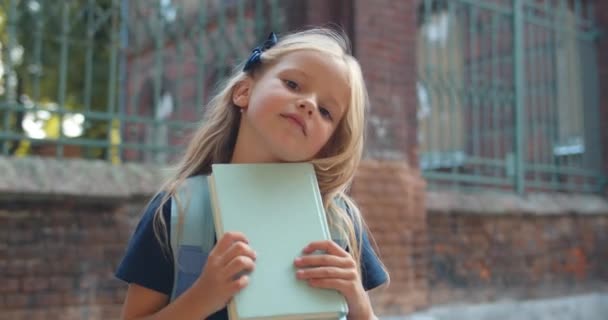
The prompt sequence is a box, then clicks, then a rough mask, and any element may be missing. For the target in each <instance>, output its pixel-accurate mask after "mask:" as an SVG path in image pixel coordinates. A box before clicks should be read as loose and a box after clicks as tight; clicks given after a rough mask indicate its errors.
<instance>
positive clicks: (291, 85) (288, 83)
mask: <svg viewBox="0 0 608 320" xmlns="http://www.w3.org/2000/svg"><path fill="white" fill-rule="evenodd" d="M283 82H284V83H285V85H286V86H287V87H289V89H291V90H298V88H300V86H299V85H298V83H297V82H295V81H292V80H283Z"/></svg>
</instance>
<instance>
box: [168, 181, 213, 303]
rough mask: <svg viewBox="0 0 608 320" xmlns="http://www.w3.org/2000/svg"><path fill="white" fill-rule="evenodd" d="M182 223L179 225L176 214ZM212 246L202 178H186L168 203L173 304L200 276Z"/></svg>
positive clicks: (211, 221) (210, 222)
mask: <svg viewBox="0 0 608 320" xmlns="http://www.w3.org/2000/svg"><path fill="white" fill-rule="evenodd" d="M179 209H182V211H181V215H182V219H181V224H180V210H179ZM214 244H215V226H214V223H213V215H212V212H211V201H210V200H209V187H208V184H207V177H206V176H202V175H200V176H194V177H191V178H188V179H186V180H185V181H184V183H183V184H182V185H181V186H180V187H179V188H178V190H177V192H176V194H175V196H174V197H173V198H172V199H171V249H172V250H173V269H174V276H173V291H172V293H171V300H174V299H175V298H176V297H178V296H179V295H180V294H182V293H183V292H184V291H185V290H187V289H188V288H189V287H190V286H191V285H192V283H194V281H195V280H196V279H197V278H198V277H199V276H200V273H201V271H202V269H203V266H204V264H205V263H206V262H207V257H208V256H209V252H210V251H211V249H212V248H213V246H214Z"/></svg>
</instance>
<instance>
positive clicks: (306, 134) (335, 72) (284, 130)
mask: <svg viewBox="0 0 608 320" xmlns="http://www.w3.org/2000/svg"><path fill="white" fill-rule="evenodd" d="M349 98H350V87H349V85H348V79H347V72H346V65H345V64H344V63H343V62H342V61H340V60H338V59H336V58H332V57H327V56H325V55H323V54H321V53H318V52H316V51H312V50H302V51H296V52H292V53H289V54H286V55H285V56H283V57H281V58H280V59H279V61H278V62H276V63H275V64H274V65H271V66H269V67H267V69H266V70H264V71H263V72H262V73H261V74H260V75H259V76H258V77H256V79H251V78H247V79H246V80H245V81H243V82H242V83H240V84H239V85H237V86H236V88H235V90H234V93H233V102H234V103H235V105H237V106H239V107H241V108H242V117H241V123H240V128H239V134H238V137H237V143H236V147H235V152H234V156H233V162H296V161H308V160H311V159H313V158H314V157H315V156H316V155H317V154H318V153H319V151H320V150H321V149H322V148H323V146H325V144H326V143H327V142H328V141H329V139H330V138H331V136H332V134H333V133H334V131H335V130H336V128H337V127H338V125H339V123H340V121H341V120H342V117H343V116H344V114H345V113H346V108H347V107H348V103H349Z"/></svg>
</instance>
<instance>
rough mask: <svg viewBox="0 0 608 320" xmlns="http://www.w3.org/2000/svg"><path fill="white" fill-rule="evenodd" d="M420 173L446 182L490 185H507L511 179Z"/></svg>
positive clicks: (428, 177) (429, 172)
mask: <svg viewBox="0 0 608 320" xmlns="http://www.w3.org/2000/svg"><path fill="white" fill-rule="evenodd" d="M422 175H423V176H424V177H425V178H427V179H433V180H445V181H446V182H447V181H449V182H458V183H462V182H467V183H478V184H492V185H501V186H508V185H511V183H512V182H511V181H510V180H509V179H508V178H494V177H485V176H481V175H476V174H464V173H463V174H459V175H458V176H456V177H454V176H453V175H452V174H451V173H444V172H435V171H427V172H423V173H422Z"/></svg>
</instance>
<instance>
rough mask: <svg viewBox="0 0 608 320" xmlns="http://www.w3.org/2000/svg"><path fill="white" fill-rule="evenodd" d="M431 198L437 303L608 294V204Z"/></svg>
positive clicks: (587, 199) (432, 290)
mask: <svg viewBox="0 0 608 320" xmlns="http://www.w3.org/2000/svg"><path fill="white" fill-rule="evenodd" d="M427 196H428V198H427V201H428V204H429V208H428V211H427V217H426V218H427V219H426V221H427V231H428V249H429V250H428V252H427V254H428V257H429V264H428V287H429V290H428V291H429V304H430V305H439V304H446V303H482V302H487V301H496V300H503V299H517V300H519V299H523V300H525V299H536V298H547V297H556V296H564V295H573V294H577V293H588V292H607V291H608V267H607V263H608V250H606V248H605V243H606V242H607V241H608V203H607V202H606V201H605V200H603V199H601V198H598V197H594V196H576V195H573V196H559V195H546V196H544V197H537V198H532V197H529V198H527V199H522V198H519V197H515V196H506V195H495V196H488V195H465V196H463V195H456V196H454V194H451V195H450V194H448V193H437V192H435V193H427ZM531 198H532V199H531Z"/></svg>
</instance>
